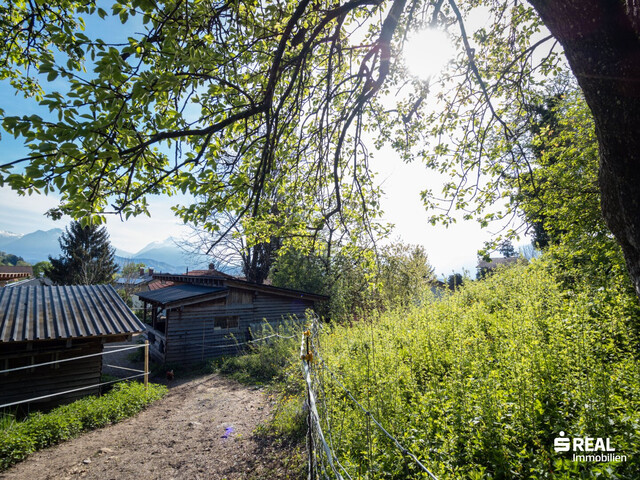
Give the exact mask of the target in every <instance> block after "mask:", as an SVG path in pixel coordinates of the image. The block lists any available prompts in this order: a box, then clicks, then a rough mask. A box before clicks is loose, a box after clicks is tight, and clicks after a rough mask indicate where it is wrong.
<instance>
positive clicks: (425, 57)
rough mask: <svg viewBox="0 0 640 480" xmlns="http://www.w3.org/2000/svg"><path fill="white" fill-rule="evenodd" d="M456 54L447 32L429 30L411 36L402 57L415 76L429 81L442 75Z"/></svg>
mask: <svg viewBox="0 0 640 480" xmlns="http://www.w3.org/2000/svg"><path fill="white" fill-rule="evenodd" d="M454 53H455V49H454V47H453V44H452V43H451V39H450V38H449V35H447V33H446V32H444V31H442V30H436V29H433V28H427V29H425V30H421V31H419V32H415V33H414V34H413V35H411V36H409V38H408V39H407V42H406V43H405V46H404V50H403V52H402V56H403V57H404V61H405V64H406V65H407V68H408V69H409V71H410V72H411V73H412V74H413V75H415V76H417V77H419V78H421V79H423V80H428V79H430V78H433V77H435V76H437V75H438V74H439V73H440V71H441V70H442V69H443V68H444V66H445V65H446V64H447V62H448V61H449V60H451V59H452V58H453V56H454Z"/></svg>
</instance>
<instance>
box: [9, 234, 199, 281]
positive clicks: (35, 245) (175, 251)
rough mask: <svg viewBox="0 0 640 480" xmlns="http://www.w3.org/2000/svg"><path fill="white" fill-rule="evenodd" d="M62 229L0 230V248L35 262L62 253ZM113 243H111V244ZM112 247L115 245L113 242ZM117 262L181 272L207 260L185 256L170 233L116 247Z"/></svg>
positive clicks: (121, 264) (159, 270)
mask: <svg viewBox="0 0 640 480" xmlns="http://www.w3.org/2000/svg"><path fill="white" fill-rule="evenodd" d="M62 233H63V230H61V229H59V228H52V229H51V230H47V231H44V230H36V231H35V232H31V233H27V234H24V235H23V234H19V233H12V232H5V231H0V251H3V252H5V253H12V254H14V255H18V256H20V257H22V258H24V260H25V261H27V262H29V263H31V264H34V263H37V262H40V261H43V260H48V258H49V256H52V257H58V256H60V255H61V253H62V252H61V250H60V244H59V243H58V239H59V238H60V235H62ZM112 246H113V245H112ZM114 247H115V246H114ZM115 250H116V257H115V260H116V263H118V265H120V266H121V267H122V266H123V265H124V264H126V263H129V262H135V263H144V264H145V265H146V266H147V267H152V268H153V269H154V270H155V271H156V272H165V273H183V272H185V271H186V269H187V268H189V269H191V270H193V269H195V268H206V265H207V262H206V261H203V260H193V259H190V258H188V257H187V256H186V255H185V254H184V252H183V251H182V250H181V249H180V247H178V246H177V244H176V240H175V239H174V238H172V237H169V238H167V239H165V240H163V241H161V242H151V243H149V244H148V245H147V246H146V247H144V248H143V249H141V250H140V251H138V252H136V253H131V252H127V251H124V250H120V249H119V248H116V249H115Z"/></svg>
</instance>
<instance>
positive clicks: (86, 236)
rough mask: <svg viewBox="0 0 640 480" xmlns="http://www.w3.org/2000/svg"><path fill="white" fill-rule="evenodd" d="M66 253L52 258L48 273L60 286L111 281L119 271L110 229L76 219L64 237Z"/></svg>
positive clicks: (62, 238)
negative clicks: (108, 230)
mask: <svg viewBox="0 0 640 480" xmlns="http://www.w3.org/2000/svg"><path fill="white" fill-rule="evenodd" d="M59 242H60V248H61V249H62V255H61V256H60V257H59V258H52V257H51V256H50V257H49V261H50V262H51V267H50V268H49V269H48V270H47V276H48V277H49V278H50V279H51V280H52V281H53V282H54V283H55V284H56V285H96V284H101V283H111V282H112V280H113V275H114V274H115V273H116V272H117V271H118V266H117V265H116V263H115V261H114V255H115V251H114V249H113V248H112V247H111V244H110V242H109V234H108V233H107V229H106V228H104V227H102V228H98V226H96V225H88V226H86V227H82V225H80V222H72V223H71V225H70V226H69V227H67V228H66V229H65V233H63V234H62V236H61V237H60V240H59Z"/></svg>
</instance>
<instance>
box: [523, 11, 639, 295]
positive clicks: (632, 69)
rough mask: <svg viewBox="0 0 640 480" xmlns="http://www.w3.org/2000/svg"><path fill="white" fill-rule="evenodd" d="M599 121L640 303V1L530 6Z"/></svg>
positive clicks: (618, 230)
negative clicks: (561, 50)
mask: <svg viewBox="0 0 640 480" xmlns="http://www.w3.org/2000/svg"><path fill="white" fill-rule="evenodd" d="M529 1H530V3H531V4H532V5H533V7H534V8H535V9H536V10H537V11H538V14H539V15H540V17H541V18H542V20H543V22H544V23H545V25H546V26H547V28H548V29H549V30H550V31H551V33H552V34H553V35H554V36H555V37H556V39H557V40H558V41H559V42H560V44H561V45H562V46H563V47H564V50H565V54H566V56H567V59H568V61H569V65H570V66H571V69H572V70H573V73H574V75H575V76H576V78H577V79H578V83H579V84H580V87H581V89H582V91H583V93H584V96H585V98H586V101H587V103H588V105H589V107H590V108H591V111H592V113H593V116H594V119H595V125H596V134H597V137H598V143H599V147H600V148H599V150H600V170H599V182H600V192H601V198H602V200H601V203H602V212H603V214H604V218H605V220H606V222H607V225H608V226H609V228H610V229H611V231H612V233H613V234H614V235H615V237H616V239H617V241H618V242H619V243H620V245H621V246H622V250H623V252H624V256H625V260H626V262H627V267H628V269H629V274H630V276H631V280H632V282H633V284H634V287H635V289H636V294H637V295H638V297H640V1H638V0H626V2H625V0H529Z"/></svg>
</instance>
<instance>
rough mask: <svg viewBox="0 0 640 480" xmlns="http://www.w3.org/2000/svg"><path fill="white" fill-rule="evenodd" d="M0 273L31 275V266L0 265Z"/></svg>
mask: <svg viewBox="0 0 640 480" xmlns="http://www.w3.org/2000/svg"><path fill="white" fill-rule="evenodd" d="M0 273H28V274H29V275H33V267H32V266H31V265H17V266H16V265H0Z"/></svg>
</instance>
